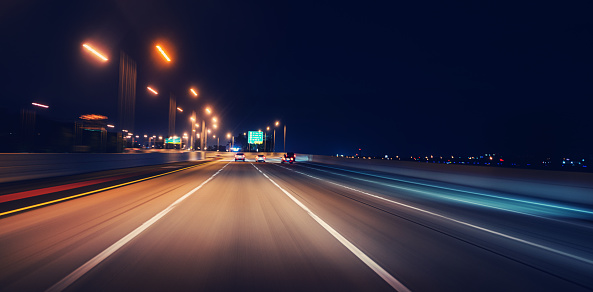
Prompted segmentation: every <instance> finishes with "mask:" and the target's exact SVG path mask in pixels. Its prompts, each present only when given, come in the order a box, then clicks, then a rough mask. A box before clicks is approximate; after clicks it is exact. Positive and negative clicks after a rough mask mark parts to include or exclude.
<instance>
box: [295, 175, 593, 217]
mask: <svg viewBox="0 0 593 292" xmlns="http://www.w3.org/2000/svg"><path fill="white" fill-rule="evenodd" d="M303 167H307V166H303ZM322 167H326V168H332V169H338V170H341V171H347V172H352V173H357V174H362V175H367V176H374V177H378V178H383V179H388V180H393V181H400V182H404V183H409V184H415V185H421V186H426V187H431V188H437V189H442V190H447V191H454V192H461V193H467V194H471V195H477V196H482V197H491V198H496V199H502V200H508V201H513V202H517V203H525V204H531V205H537V206H542V207H547V208H554V209H560V210H564V211H571V212H578V213H583V214H588V215H593V211H591V210H587V209H582V208H575V207H567V206H562V205H559V204H549V203H541V202H536V201H533V200H522V199H515V198H510V197H503V196H495V195H489V194H484V193H478V192H471V191H466V190H460V189H453V188H448V187H443V186H437V185H432V184H426V183H420V182H414V181H410V180H402V179H397V178H393V177H386V176H380V175H375V174H370V173H364V172H359V171H354V170H348V169H342V168H337V167H331V166H327V165H323V166H322ZM307 168H310V167H307ZM317 170H318V171H323V172H328V173H331V174H335V175H340V176H344V175H342V174H339V173H335V172H331V171H327V170H321V169H317ZM354 179H358V178H354Z"/></svg>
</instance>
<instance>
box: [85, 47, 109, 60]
mask: <svg viewBox="0 0 593 292" xmlns="http://www.w3.org/2000/svg"><path fill="white" fill-rule="evenodd" d="M82 46H83V47H84V48H85V49H87V50H89V51H90V52H91V53H93V54H95V55H96V56H97V57H99V58H101V59H102V60H103V62H105V61H107V60H108V59H107V58H106V57H105V56H103V55H101V53H99V52H97V51H96V50H95V49H93V48H92V47H91V46H89V45H87V44H82Z"/></svg>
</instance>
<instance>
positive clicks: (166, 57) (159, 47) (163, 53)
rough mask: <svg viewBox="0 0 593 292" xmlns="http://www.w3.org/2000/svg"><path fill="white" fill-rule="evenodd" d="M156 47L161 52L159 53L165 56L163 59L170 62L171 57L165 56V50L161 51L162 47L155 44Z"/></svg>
mask: <svg viewBox="0 0 593 292" xmlns="http://www.w3.org/2000/svg"><path fill="white" fill-rule="evenodd" d="M156 48H157V49H158V50H159V52H161V54H162V55H163V57H165V59H166V60H167V62H171V59H169V57H168V56H167V54H165V51H163V49H162V48H161V46H156Z"/></svg>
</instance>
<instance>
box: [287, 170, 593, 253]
mask: <svg viewBox="0 0 593 292" xmlns="http://www.w3.org/2000/svg"><path fill="white" fill-rule="evenodd" d="M278 167H281V168H284V169H287V170H290V171H294V172H296V173H298V174H302V175H304V176H307V177H310V178H313V179H316V180H321V181H324V182H327V183H329V184H332V185H335V186H339V187H342V188H345V189H348V190H351V191H355V192H358V193H361V194H364V195H367V196H370V197H373V198H377V199H380V200H383V201H386V202H389V203H392V204H396V205H399V206H402V207H406V208H409V209H412V210H416V211H419V212H422V213H425V214H429V215H432V216H435V217H438V218H442V219H446V220H449V221H451V222H455V223H458V224H461V225H464V226H467V227H471V228H475V229H478V230H481V231H484V232H487V233H490V234H494V235H498V236H500V237H504V238H506V239H510V240H514V241H517V242H521V243H524V244H526V245H530V246H533V247H537V248H540V249H543V250H546V251H549V252H552V253H556V254H559V255H563V256H566V257H569V258H572V259H575V260H579V261H582V262H584V263H587V264H593V260H590V259H587V258H584V257H580V256H578V255H574V254H570V253H567V252H563V251H561V250H558V249H555V248H551V247H548V246H545V245H541V244H538V243H535V242H531V241H529V240H525V239H521V238H518V237H515V236H511V235H508V234H505V233H501V232H498V231H494V230H491V229H488V228H485V227H481V226H478V225H475V224H471V223H467V222H464V221H461V220H457V219H454V218H451V217H447V216H444V215H441V214H438V213H434V212H431V211H428V210H425V209H422V208H418V207H414V206H411V205H407V204H404V203H400V202H397V201H394V200H390V199H387V198H384V197H382V196H378V195H374V194H371V193H368V192H365V191H362V190H359V189H356V188H352V187H349V186H346V185H342V184H339V183H336V182H332V181H329V180H324V179H322V178H319V177H316V176H312V175H310V174H306V173H304V172H300V171H298V170H294V169H290V168H287V167H284V166H278Z"/></svg>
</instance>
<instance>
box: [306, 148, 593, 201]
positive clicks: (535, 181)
mask: <svg viewBox="0 0 593 292" xmlns="http://www.w3.org/2000/svg"><path fill="white" fill-rule="evenodd" d="M297 161H310V162H317V163H324V164H329V165H335V166H345V167H351V168H357V169H362V170H375V171H381V172H385V173H392V174H397V175H403V176H408V177H413V178H420V179H428V180H435V181H440V182H446V183H453V184H458V185H463V186H469V187H477V188H482V189H489V190H493V191H498V192H504V193H510V194H518V195H523V196H529V197H533V198H541V199H546V200H552V201H556V202H570V203H576V204H583V205H588V206H593V174H592V173H576V172H568V171H567V172H564V171H548V170H530V169H511V168H502V167H488V166H474V165H451V164H435V163H421V162H410V161H395V160H383V159H349V158H342V157H334V156H322V155H310V154H297Z"/></svg>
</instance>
